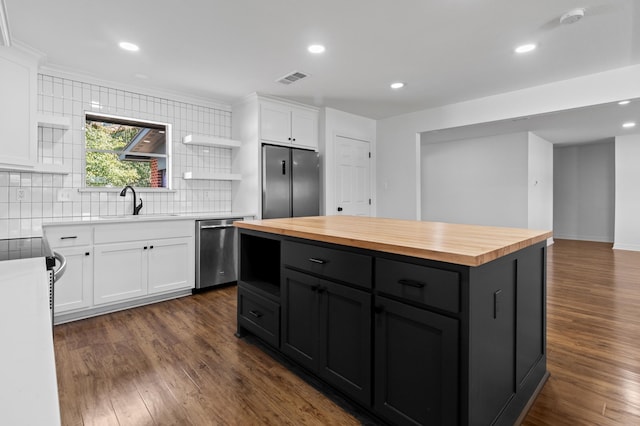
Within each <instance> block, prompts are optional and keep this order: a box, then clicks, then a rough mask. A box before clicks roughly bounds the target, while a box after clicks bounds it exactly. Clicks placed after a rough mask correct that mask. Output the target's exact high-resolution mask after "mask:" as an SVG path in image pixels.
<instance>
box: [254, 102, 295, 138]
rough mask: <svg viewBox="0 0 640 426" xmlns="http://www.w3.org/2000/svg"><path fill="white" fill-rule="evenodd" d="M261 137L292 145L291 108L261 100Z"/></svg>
mask: <svg viewBox="0 0 640 426" xmlns="http://www.w3.org/2000/svg"><path fill="white" fill-rule="evenodd" d="M260 139H262V140H263V141H266V142H273V143H277V144H280V145H282V144H285V145H291V108H289V107H288V106H286V105H281V104H278V103H271V102H264V101H262V102H260Z"/></svg>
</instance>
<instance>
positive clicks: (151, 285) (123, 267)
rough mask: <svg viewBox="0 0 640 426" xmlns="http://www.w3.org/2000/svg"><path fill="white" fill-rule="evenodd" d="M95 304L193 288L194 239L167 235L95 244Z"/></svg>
mask: <svg viewBox="0 0 640 426" xmlns="http://www.w3.org/2000/svg"><path fill="white" fill-rule="evenodd" d="M95 252H96V255H95V265H94V268H95V269H94V304H96V305H101V304H106V303H113V302H119V301H123V300H128V299H133V298H137V297H141V296H146V295H148V294H156V293H162V292H167V291H171V290H180V289H188V288H193V285H194V281H193V279H192V278H191V277H192V276H193V274H192V273H191V270H192V269H193V268H194V263H193V255H192V254H193V253H192V252H193V239H192V238H189V237H183V238H167V239H159V240H148V241H131V242H126V243H115V244H100V245H96V246H95Z"/></svg>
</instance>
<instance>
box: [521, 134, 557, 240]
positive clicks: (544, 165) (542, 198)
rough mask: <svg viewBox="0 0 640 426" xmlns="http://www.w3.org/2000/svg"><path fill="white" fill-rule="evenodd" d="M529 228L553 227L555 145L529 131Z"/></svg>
mask: <svg viewBox="0 0 640 426" xmlns="http://www.w3.org/2000/svg"><path fill="white" fill-rule="evenodd" d="M527 136H528V137H527V139H528V195H529V197H528V198H529V199H528V209H527V210H528V211H527V214H528V224H527V228H529V229H542V230H551V229H553V194H554V191H553V145H552V144H551V142H549V141H547V140H545V139H542V138H541V137H540V136H538V135H536V134H534V133H531V132H528V135H527Z"/></svg>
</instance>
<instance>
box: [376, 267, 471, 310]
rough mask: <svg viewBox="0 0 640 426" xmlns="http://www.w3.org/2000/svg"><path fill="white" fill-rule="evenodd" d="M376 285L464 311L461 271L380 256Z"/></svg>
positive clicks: (405, 296) (415, 299) (419, 300)
mask: <svg viewBox="0 0 640 426" xmlns="http://www.w3.org/2000/svg"><path fill="white" fill-rule="evenodd" d="M376 289H377V290H378V291H380V292H384V293H386V294H389V295H392V296H397V297H400V298H402V299H406V300H409V301H412V302H417V303H421V304H424V305H429V306H433V307H434V308H438V309H443V310H445V311H450V312H459V311H460V276H459V274H458V273H457V272H453V271H446V270H443V269H436V268H430V267H428V266H422V265H415V264H413V263H406V262H398V261H395V260H389V259H383V258H376Z"/></svg>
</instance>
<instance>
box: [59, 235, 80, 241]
mask: <svg viewBox="0 0 640 426" xmlns="http://www.w3.org/2000/svg"><path fill="white" fill-rule="evenodd" d="M76 238H78V236H77V235H72V236H69V237H60V239H61V240H75V239H76Z"/></svg>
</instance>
